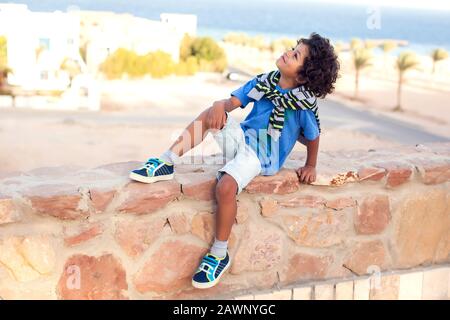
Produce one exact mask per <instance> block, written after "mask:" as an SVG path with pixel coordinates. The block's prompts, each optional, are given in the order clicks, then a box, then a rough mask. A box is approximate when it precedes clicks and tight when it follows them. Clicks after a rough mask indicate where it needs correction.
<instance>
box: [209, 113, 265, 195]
mask: <svg viewBox="0 0 450 320" xmlns="http://www.w3.org/2000/svg"><path fill="white" fill-rule="evenodd" d="M226 115H227V120H226V122H225V125H224V126H223V128H222V129H221V130H219V131H217V132H215V133H213V134H212V135H213V137H214V139H215V140H216V142H217V143H218V145H219V147H220V149H221V151H222V153H223V155H224V157H225V159H226V161H227V162H226V164H225V166H224V167H222V168H221V169H219V171H218V172H217V180H219V179H220V178H221V177H222V175H223V174H224V173H225V172H226V173H228V174H229V175H230V176H232V177H233V178H234V180H236V182H237V185H238V191H237V194H239V193H241V192H242V189H244V187H245V186H246V185H248V184H249V183H250V181H252V180H253V178H254V177H256V176H258V175H259V174H260V172H261V162H260V161H259V159H258V156H257V155H256V153H255V152H254V151H253V149H251V148H250V147H249V146H248V145H247V144H246V143H245V136H244V131H243V130H242V128H241V126H240V124H239V123H238V122H237V121H236V120H235V119H233V117H231V116H230V115H229V113H228V112H226Z"/></svg>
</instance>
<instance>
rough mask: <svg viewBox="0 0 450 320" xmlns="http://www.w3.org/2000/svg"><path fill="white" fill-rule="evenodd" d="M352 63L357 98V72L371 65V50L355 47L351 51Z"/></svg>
mask: <svg viewBox="0 0 450 320" xmlns="http://www.w3.org/2000/svg"><path fill="white" fill-rule="evenodd" d="M352 52H353V65H354V67H355V96H354V98H355V99H356V98H358V93H359V92H358V91H359V72H360V71H361V70H362V69H364V68H366V67H368V66H370V65H372V64H371V60H372V54H371V51H370V50H368V49H365V48H356V49H354V50H353V51H352Z"/></svg>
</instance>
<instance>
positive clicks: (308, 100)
mask: <svg viewBox="0 0 450 320" xmlns="http://www.w3.org/2000/svg"><path fill="white" fill-rule="evenodd" d="M276 66H277V68H278V70H277V71H272V72H269V73H267V74H262V75H259V76H257V77H255V78H254V79H252V80H250V81H248V82H247V83H246V84H245V85H243V86H242V87H240V88H239V89H237V90H235V91H233V92H232V93H231V97H230V98H229V99H224V100H219V101H216V102H214V103H213V105H212V107H210V108H208V109H206V110H205V111H203V112H202V113H201V114H200V115H199V116H198V117H197V118H196V119H195V120H194V121H193V122H192V123H191V124H190V125H189V126H188V127H187V128H186V129H185V131H184V134H183V135H181V136H180V137H178V139H177V140H176V141H175V142H174V143H173V145H172V146H171V147H170V148H169V149H168V150H167V151H166V152H165V153H163V154H162V155H161V156H160V157H159V158H150V159H149V160H148V161H147V162H146V164H145V165H144V166H143V167H142V168H139V169H136V170H133V171H132V172H131V173H130V178H131V179H133V180H136V181H140V182H144V183H152V182H156V181H160V180H169V179H172V178H173V172H174V164H176V163H177V161H178V158H179V157H180V156H182V155H183V154H184V153H185V152H186V151H188V150H189V149H191V148H193V147H195V146H196V145H197V144H199V143H200V142H201V141H203V138H204V137H205V135H206V133H207V132H208V131H213V132H214V133H213V136H214V138H215V139H216V141H217V142H218V144H219V146H220V147H221V149H222V151H223V153H224V155H225V157H226V158H227V160H229V161H227V162H226V164H225V166H224V167H223V168H221V169H220V170H219V171H218V172H217V180H218V182H217V185H216V200H217V213H216V235H215V239H214V240H215V241H214V244H213V245H212V247H211V249H210V252H208V253H207V254H206V255H205V256H204V257H203V260H202V262H201V263H200V266H199V267H198V268H197V271H196V272H195V274H194V276H193V278H192V285H193V286H194V287H196V288H210V287H212V286H214V285H216V284H217V283H218V281H219V279H220V278H221V276H222V275H223V274H224V273H225V271H226V270H227V269H228V268H229V267H230V264H231V259H230V257H229V254H228V250H227V247H228V238H229V235H230V232H231V228H232V226H233V223H234V220H235V217H236V211H237V202H236V195H237V194H239V193H240V192H241V191H242V189H243V188H244V187H245V186H246V185H247V184H248V183H249V182H250V181H251V180H252V179H253V178H254V177H256V176H258V175H260V174H262V175H274V174H276V173H277V172H278V171H279V170H280V168H281V167H282V165H283V163H284V161H285V160H286V158H287V156H288V155H289V153H290V152H291V150H292V148H293V147H294V144H295V142H296V141H299V142H301V143H303V144H304V145H306V147H307V159H306V163H305V165H304V166H303V167H300V168H299V169H298V170H297V173H298V176H299V179H300V181H301V182H305V183H311V182H313V181H315V179H316V169H315V167H316V162H317V153H318V148H319V134H320V122H319V117H318V112H317V101H316V100H317V99H316V98H317V97H320V98H324V97H325V96H326V95H327V94H328V93H331V92H332V91H333V90H334V83H335V81H336V79H337V76H338V71H339V63H338V60H337V56H336V54H335V52H334V49H333V47H332V46H331V44H330V42H329V40H328V39H326V38H323V37H321V36H320V35H318V34H316V33H312V34H311V35H310V37H309V38H307V39H300V40H299V41H298V42H297V46H296V47H295V48H292V50H289V51H287V52H285V53H284V54H283V55H282V56H280V57H279V58H278V59H277V61H276ZM249 102H254V105H253V109H252V110H251V112H250V113H249V114H248V116H247V117H246V119H245V120H244V121H243V122H242V123H240V124H239V123H238V122H237V121H236V120H234V119H233V118H232V117H231V116H230V115H229V113H230V112H231V111H232V110H234V109H236V108H238V107H241V108H244V107H245V106H246V105H247V104H248V103H249ZM194 128H195V129H196V131H197V132H194V131H195V130H194ZM199 130H200V132H198V131H199Z"/></svg>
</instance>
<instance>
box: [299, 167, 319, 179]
mask: <svg viewBox="0 0 450 320" xmlns="http://www.w3.org/2000/svg"><path fill="white" fill-rule="evenodd" d="M296 172H297V175H298V179H299V180H300V182H305V183H311V182H314V181H316V168H315V167H313V166H309V165H305V166H304V167H300V168H298V169H297V171H296Z"/></svg>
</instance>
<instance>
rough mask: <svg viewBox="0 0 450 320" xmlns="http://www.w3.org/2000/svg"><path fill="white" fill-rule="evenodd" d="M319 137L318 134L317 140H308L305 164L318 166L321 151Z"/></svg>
mask: <svg viewBox="0 0 450 320" xmlns="http://www.w3.org/2000/svg"><path fill="white" fill-rule="evenodd" d="M319 138H320V136H318V137H317V138H316V139H315V140H306V141H307V142H306V162H305V166H312V167H316V165H317V154H318V153H319Z"/></svg>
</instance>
